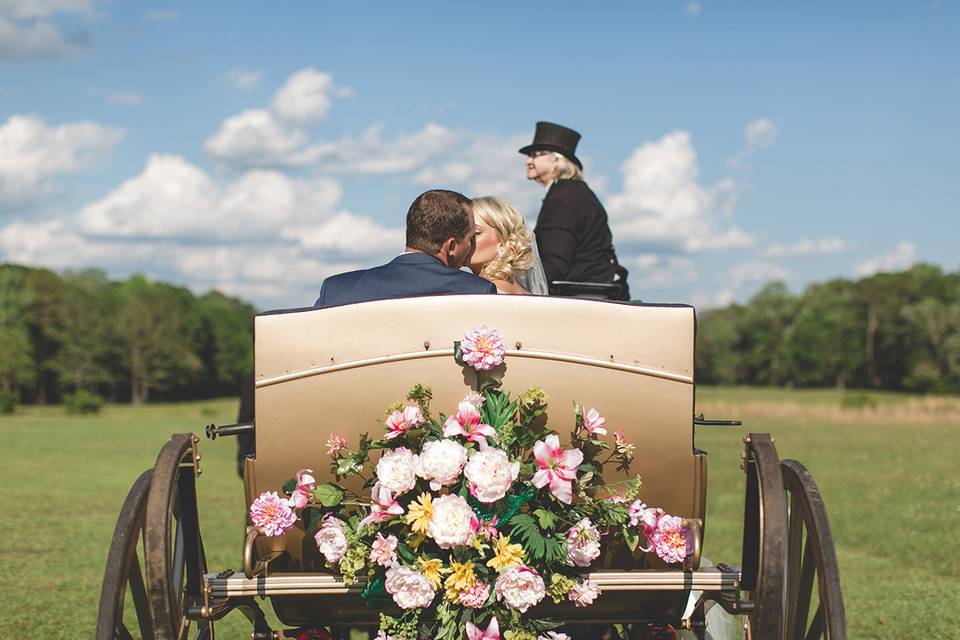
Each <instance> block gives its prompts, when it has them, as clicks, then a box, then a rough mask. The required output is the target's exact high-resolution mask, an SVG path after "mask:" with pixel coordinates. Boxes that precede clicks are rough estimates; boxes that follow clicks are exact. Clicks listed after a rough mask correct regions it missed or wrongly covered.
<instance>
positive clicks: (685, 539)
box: [648, 515, 693, 562]
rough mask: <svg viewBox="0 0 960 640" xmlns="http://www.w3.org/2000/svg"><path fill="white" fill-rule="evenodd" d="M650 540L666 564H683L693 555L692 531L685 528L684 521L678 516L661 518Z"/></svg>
mask: <svg viewBox="0 0 960 640" xmlns="http://www.w3.org/2000/svg"><path fill="white" fill-rule="evenodd" d="M648 539H649V540H650V543H651V544H652V545H653V548H654V550H655V551H656V552H657V555H658V556H660V559H661V560H663V561H664V562H683V560H684V558H686V557H687V556H689V555H690V554H691V553H693V544H692V541H691V539H690V529H687V528H686V527H684V526H683V519H682V518H679V517H677V516H670V515H663V516H661V517H660V519H659V520H658V521H657V527H656V529H654V530H653V535H652V536H648Z"/></svg>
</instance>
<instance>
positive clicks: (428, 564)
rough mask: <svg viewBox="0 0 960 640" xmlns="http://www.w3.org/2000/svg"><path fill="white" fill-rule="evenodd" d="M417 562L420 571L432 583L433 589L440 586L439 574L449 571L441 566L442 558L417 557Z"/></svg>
mask: <svg viewBox="0 0 960 640" xmlns="http://www.w3.org/2000/svg"><path fill="white" fill-rule="evenodd" d="M417 564H418V565H419V566H420V573H422V574H423V576H424V577H425V578H426V579H427V580H429V581H430V582H432V583H433V588H434V589H439V588H440V580H441V578H440V575H441V574H444V573H447V572H449V571H450V569H444V568H443V560H440V559H439V558H433V559H432V560H425V559H423V558H418V559H417Z"/></svg>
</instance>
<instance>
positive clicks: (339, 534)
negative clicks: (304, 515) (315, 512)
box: [313, 514, 347, 564]
mask: <svg viewBox="0 0 960 640" xmlns="http://www.w3.org/2000/svg"><path fill="white" fill-rule="evenodd" d="M313 539H314V541H315V542H316V543H317V549H319V550H320V553H322V554H323V557H324V558H326V559H327V562H329V563H330V564H336V563H338V562H340V559H341V558H342V557H343V556H344V554H345V553H346V552H347V536H346V535H345V534H344V532H343V521H341V520H338V519H337V518H334V517H333V516H332V515H329V514H328V515H327V517H326V518H324V519H323V523H322V524H321V525H320V530H319V531H317V533H316V535H315V536H313Z"/></svg>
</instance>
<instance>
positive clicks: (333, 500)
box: [313, 482, 346, 507]
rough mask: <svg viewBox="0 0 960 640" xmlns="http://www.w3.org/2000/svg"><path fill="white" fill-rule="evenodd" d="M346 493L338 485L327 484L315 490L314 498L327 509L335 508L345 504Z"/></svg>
mask: <svg viewBox="0 0 960 640" xmlns="http://www.w3.org/2000/svg"><path fill="white" fill-rule="evenodd" d="M344 493H346V492H345V491H344V490H343V489H341V488H340V487H338V486H337V485H335V484H332V483H330V482H326V483H324V484H321V485H320V486H318V487H317V488H316V489H314V490H313V497H314V498H316V499H317V501H318V502H319V503H320V504H322V505H323V506H325V507H335V506H337V505H338V504H340V503H341V502H343V496H344Z"/></svg>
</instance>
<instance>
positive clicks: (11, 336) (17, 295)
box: [0, 265, 37, 394]
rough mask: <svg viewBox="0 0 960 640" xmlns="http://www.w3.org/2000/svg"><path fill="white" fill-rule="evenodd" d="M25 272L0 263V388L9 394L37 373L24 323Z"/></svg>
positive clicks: (27, 299) (26, 305)
mask: <svg viewBox="0 0 960 640" xmlns="http://www.w3.org/2000/svg"><path fill="white" fill-rule="evenodd" d="M25 275H26V270H25V269H24V268H23V267H17V266H14V265H0V354H3V355H2V357H0V389H2V390H3V391H7V392H9V393H13V394H16V393H18V392H19V390H20V387H23V386H30V385H32V384H33V383H34V381H35V380H36V377H37V376H36V369H35V368H34V361H33V345H32V344H31V343H30V332H29V329H28V326H27V310H28V309H29V307H30V302H31V298H30V293H29V291H27V289H26V287H25V286H24V277H25Z"/></svg>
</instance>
